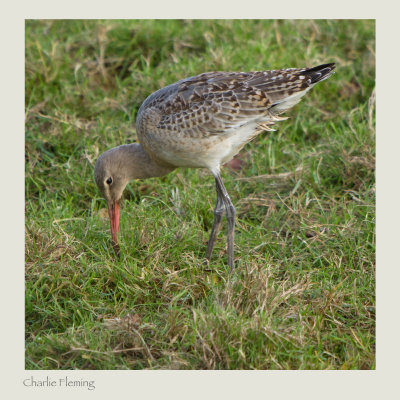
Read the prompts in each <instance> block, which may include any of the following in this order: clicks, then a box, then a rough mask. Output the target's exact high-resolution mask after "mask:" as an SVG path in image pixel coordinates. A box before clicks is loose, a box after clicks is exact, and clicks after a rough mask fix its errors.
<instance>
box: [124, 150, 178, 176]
mask: <svg viewBox="0 0 400 400" xmlns="http://www.w3.org/2000/svg"><path fill="white" fill-rule="evenodd" d="M118 149H119V153H120V154H121V156H122V158H123V165H124V168H125V169H126V173H127V176H128V178H129V180H132V179H145V178H153V177H158V176H163V175H166V174H168V173H169V172H171V171H172V170H174V169H175V167H172V166H169V165H166V164H161V163H159V162H156V161H155V160H153V159H152V158H151V157H150V156H149V155H148V154H147V153H146V151H145V149H144V148H143V147H142V145H141V144H140V143H132V144H124V145H122V146H119V147H118Z"/></svg>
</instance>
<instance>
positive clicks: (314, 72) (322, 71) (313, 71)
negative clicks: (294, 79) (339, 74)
mask: <svg viewBox="0 0 400 400" xmlns="http://www.w3.org/2000/svg"><path fill="white" fill-rule="evenodd" d="M335 68H336V65H335V63H330V64H322V65H318V67H314V68H309V69H304V70H302V71H300V72H299V75H305V76H307V77H309V78H311V84H312V85H313V84H315V83H317V82H321V81H323V80H325V79H327V78H329V77H330V76H331V75H332V74H333V73H334V69H335Z"/></svg>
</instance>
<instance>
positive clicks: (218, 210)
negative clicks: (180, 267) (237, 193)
mask: <svg viewBox="0 0 400 400" xmlns="http://www.w3.org/2000/svg"><path fill="white" fill-rule="evenodd" d="M224 212H225V204H224V201H223V200H222V197H221V195H220V194H219V191H218V184H217V204H216V205H215V208H214V223H213V226H212V229H211V234H210V239H209V240H208V246H207V251H206V259H207V260H210V258H211V253H212V251H213V248H214V244H215V240H216V238H217V235H218V231H219V228H220V226H221V221H222V216H223V214H224Z"/></svg>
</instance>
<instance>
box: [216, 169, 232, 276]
mask: <svg viewBox="0 0 400 400" xmlns="http://www.w3.org/2000/svg"><path fill="white" fill-rule="evenodd" d="M212 172H213V174H214V176H215V182H216V185H217V196H218V197H220V198H221V199H222V201H223V203H224V206H225V212H226V219H227V220H228V266H229V272H232V271H233V268H234V247H233V246H234V233H235V215H236V210H235V207H234V206H233V204H232V201H231V199H230V198H229V195H228V192H227V191H226V189H225V186H224V183H223V182H222V179H221V175H220V173H219V170H217V171H215V170H214V171H212Z"/></svg>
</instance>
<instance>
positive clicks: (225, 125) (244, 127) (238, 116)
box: [94, 63, 335, 273]
mask: <svg viewBox="0 0 400 400" xmlns="http://www.w3.org/2000/svg"><path fill="white" fill-rule="evenodd" d="M334 70H335V63H328V64H323V65H319V66H316V67H313V68H286V69H277V70H267V71H252V72H224V71H217V72H205V73H202V74H200V75H196V76H192V77H189V78H185V79H182V80H179V81H178V82H176V83H173V84H171V85H168V86H166V87H164V88H161V89H159V90H157V91H156V92H154V93H152V94H151V95H150V96H148V97H147V98H146V100H145V101H144V102H143V103H142V105H141V107H140V108H139V111H138V113H137V118H136V134H137V138H138V141H137V142H133V143H129V144H122V145H120V146H118V147H114V148H111V149H109V150H107V151H105V152H104V153H103V154H101V155H100V157H99V158H98V159H97V161H96V165H95V168H94V178H95V182H96V184H97V186H98V188H99V191H100V192H101V194H102V195H103V197H104V198H105V200H106V201H107V207H108V214H109V218H110V226H111V237H112V244H113V248H114V250H115V253H116V254H117V255H118V256H119V254H120V248H119V244H118V233H119V230H120V228H119V221H120V203H121V198H122V195H123V191H124V189H125V187H126V185H127V184H128V183H129V182H130V181H131V180H133V179H146V178H152V177H161V176H164V175H166V174H168V173H170V172H171V171H173V170H175V169H176V168H180V167H185V168H207V169H208V170H209V171H210V172H211V174H212V175H213V176H214V178H215V186H216V194H217V198H216V204H215V208H214V221H213V225H212V228H211V233H210V238H209V240H208V244H207V249H206V253H205V261H206V262H210V259H211V254H212V251H213V247H214V244H215V241H216V237H217V233H218V231H219V229H220V225H221V221H222V217H223V215H224V214H225V215H226V218H227V225H228V233H227V258H228V267H229V273H231V272H232V271H233V269H234V227H235V214H236V211H235V207H234V205H233V203H232V201H231V199H230V197H229V194H228V192H227V190H226V188H225V186H224V183H223V181H222V178H221V166H222V165H223V164H225V163H227V162H228V161H230V160H231V159H232V158H233V157H234V156H235V155H236V154H238V153H239V151H240V150H241V149H242V148H243V146H245V145H246V144H247V143H248V142H250V141H251V140H252V139H254V138H255V137H256V136H257V135H258V134H260V133H261V132H263V131H271V130H274V129H273V128H272V125H274V124H275V123H276V122H278V121H281V120H284V119H287V118H286V117H281V116H280V115H281V114H282V113H283V112H285V111H287V110H288V109H290V108H291V107H293V106H294V105H295V104H297V103H298V102H299V101H300V100H301V98H302V97H303V96H304V95H305V94H306V93H307V92H308V91H309V90H310V89H311V88H312V87H313V86H314V85H315V84H317V83H319V82H321V81H323V80H325V79H327V78H329V77H330V76H331V75H332V74H333V73H334Z"/></svg>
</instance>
